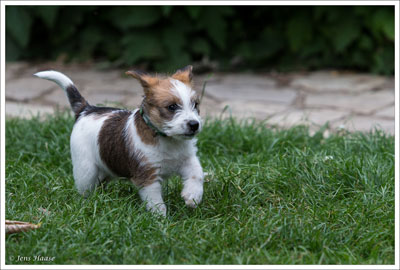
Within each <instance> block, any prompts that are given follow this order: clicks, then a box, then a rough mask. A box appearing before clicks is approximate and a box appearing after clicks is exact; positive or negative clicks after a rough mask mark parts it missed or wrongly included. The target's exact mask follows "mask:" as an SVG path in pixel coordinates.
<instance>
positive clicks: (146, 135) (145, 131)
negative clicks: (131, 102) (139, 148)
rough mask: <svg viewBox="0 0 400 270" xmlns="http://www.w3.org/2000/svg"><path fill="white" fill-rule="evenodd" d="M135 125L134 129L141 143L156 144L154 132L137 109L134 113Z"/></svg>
mask: <svg viewBox="0 0 400 270" xmlns="http://www.w3.org/2000/svg"><path fill="white" fill-rule="evenodd" d="M135 126H136V131H137V133H138V134H139V136H140V139H141V140H142V142H143V143H145V144H150V145H156V144H157V141H158V139H157V137H156V136H157V134H156V132H155V131H154V130H153V129H152V128H150V127H149V126H148V125H147V124H146V122H145V121H144V120H143V117H142V116H141V115H140V113H139V111H137V112H136V114H135Z"/></svg>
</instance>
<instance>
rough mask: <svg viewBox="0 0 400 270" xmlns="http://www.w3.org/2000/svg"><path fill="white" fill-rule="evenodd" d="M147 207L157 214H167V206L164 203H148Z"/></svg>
mask: <svg viewBox="0 0 400 270" xmlns="http://www.w3.org/2000/svg"><path fill="white" fill-rule="evenodd" d="M146 208H147V210H149V211H150V212H152V213H154V214H156V215H161V216H163V217H165V216H167V206H165V204H164V203H159V204H150V203H147V205H146Z"/></svg>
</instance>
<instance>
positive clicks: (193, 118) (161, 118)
mask: <svg viewBox="0 0 400 270" xmlns="http://www.w3.org/2000/svg"><path fill="white" fill-rule="evenodd" d="M126 74H128V75H131V76H132V77H134V78H135V79H138V80H139V82H140V83H141V85H142V86H143V90H144V99H143V103H142V108H143V110H144V113H145V114H146V115H147V117H148V118H149V120H150V121H151V123H152V124H153V125H154V126H156V128H158V129H159V130H161V131H162V132H164V133H165V134H166V135H167V136H169V137H174V138H179V139H191V138H193V137H194V136H195V135H196V134H197V133H199V132H200V130H201V128H202V123H201V119H200V115H199V97H198V95H197V93H196V92H195V91H194V90H193V89H192V76H193V75H192V66H187V67H185V68H183V69H180V70H178V71H176V72H175V73H174V74H173V75H172V76H169V77H160V76H153V75H149V74H147V73H142V72H138V71H127V72H126Z"/></svg>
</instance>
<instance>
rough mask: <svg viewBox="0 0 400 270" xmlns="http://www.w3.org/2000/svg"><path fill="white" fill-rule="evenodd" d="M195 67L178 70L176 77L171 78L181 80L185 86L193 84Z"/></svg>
mask: <svg viewBox="0 0 400 270" xmlns="http://www.w3.org/2000/svg"><path fill="white" fill-rule="evenodd" d="M192 70H193V66H191V65H189V66H186V67H184V68H181V69H178V70H177V71H176V72H175V73H174V75H172V76H171V77H172V78H174V79H175V80H179V81H181V82H183V83H185V84H189V85H190V84H191V83H192V78H193V73H192Z"/></svg>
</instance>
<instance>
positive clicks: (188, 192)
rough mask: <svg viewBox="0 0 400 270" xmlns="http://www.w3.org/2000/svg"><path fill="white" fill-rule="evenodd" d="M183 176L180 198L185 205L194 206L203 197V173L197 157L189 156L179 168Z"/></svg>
mask: <svg viewBox="0 0 400 270" xmlns="http://www.w3.org/2000/svg"><path fill="white" fill-rule="evenodd" d="M181 176H182V178H183V190H182V193H181V196H182V198H183V199H184V200H185V203H186V205H187V206H190V207H193V208H195V207H196V206H197V205H198V204H199V203H200V202H201V199H202V197H203V182H204V174H203V169H202V168H201V165H200V162H199V159H198V158H197V157H196V156H193V157H191V158H190V159H188V160H187V161H185V162H184V164H183V165H182V168H181Z"/></svg>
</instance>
